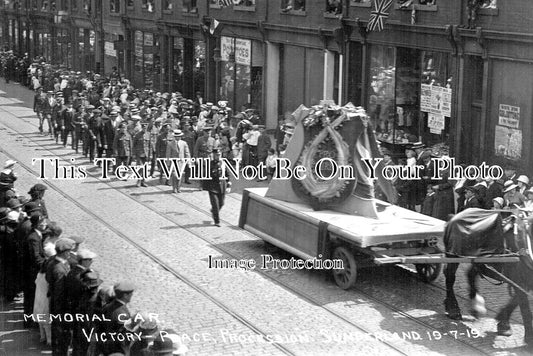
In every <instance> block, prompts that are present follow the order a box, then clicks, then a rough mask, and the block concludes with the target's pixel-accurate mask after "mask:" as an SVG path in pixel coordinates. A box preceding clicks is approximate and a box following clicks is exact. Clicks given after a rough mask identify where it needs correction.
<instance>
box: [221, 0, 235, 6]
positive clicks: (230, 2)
mask: <svg viewBox="0 0 533 356" xmlns="http://www.w3.org/2000/svg"><path fill="white" fill-rule="evenodd" d="M233 3H234V1H233V0H218V5H219V6H220V7H226V6H230V5H233Z"/></svg>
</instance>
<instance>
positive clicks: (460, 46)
mask: <svg viewBox="0 0 533 356" xmlns="http://www.w3.org/2000/svg"><path fill="white" fill-rule="evenodd" d="M234 3H235V5H233V6H228V7H221V6H219V5H218V1H216V0H135V1H134V0H102V1H96V0H84V1H69V0H56V1H43V0H33V1H32V0H19V1H13V0H11V1H3V2H2V3H1V5H0V12H1V13H2V17H1V19H2V20H0V22H1V27H0V28H1V38H2V41H3V43H4V46H8V47H10V48H12V49H14V50H16V51H18V52H29V53H30V55H31V56H33V55H36V54H42V55H44V56H45V57H46V58H47V60H49V61H51V62H53V63H57V64H60V63H63V64H65V65H67V66H68V67H71V68H73V69H75V70H82V71H86V70H92V71H97V72H103V73H109V72H110V71H111V68H112V67H113V66H116V67H118V69H119V71H120V73H121V74H123V75H125V77H126V78H128V79H130V80H132V82H133V83H134V84H135V85H137V86H145V87H152V88H154V89H156V90H160V91H181V92H182V93H183V94H184V95H185V96H188V97H193V96H194V95H195V93H196V92H198V91H199V92H201V93H202V94H203V95H204V97H205V98H206V99H207V100H209V101H216V100H221V99H223V100H228V101H229V102H230V106H231V107H233V108H235V109H237V110H240V109H242V108H247V107H252V108H256V109H258V110H259V111H260V112H261V113H262V116H263V117H264V118H265V123H266V125H267V128H269V129H273V128H275V127H276V125H277V120H278V118H279V117H280V116H283V115H284V114H286V113H288V112H291V111H293V110H294V109H295V108H296V107H297V106H298V105H300V104H301V103H303V104H305V105H314V104H318V103H319V102H320V100H323V99H329V100H334V101H335V102H341V103H343V104H344V103H346V102H349V101H350V102H352V103H353V104H355V105H361V106H364V107H365V108H366V109H367V111H368V112H369V113H370V115H371V118H372V121H373V122H374V124H375V127H376V131H377V133H378V137H379V139H380V140H382V142H383V143H384V145H386V146H387V147H389V148H390V149H391V150H395V151H398V152H400V151H403V148H404V146H405V143H406V142H408V141H409V142H412V141H414V140H416V141H418V140H422V141H424V142H425V143H427V144H428V145H436V146H435V147H439V149H442V150H443V151H445V150H446V149H447V148H449V150H450V155H452V156H455V157H456V158H457V159H458V160H459V161H463V162H467V163H474V164H479V163H481V162H482V161H487V162H490V163H497V164H501V165H505V166H506V165H514V166H516V167H519V168H520V169H522V170H526V173H529V174H533V167H532V165H530V164H529V162H531V160H532V159H533V156H532V155H533V151H532V149H533V145H532V144H531V143H530V140H529V139H528V138H529V137H531V130H532V124H531V119H530V117H531V116H532V112H531V111H532V106H533V105H532V104H533V86H532V85H531V84H530V83H532V82H533V78H532V77H533V70H532V69H533V67H532V63H533V20H532V19H531V17H529V16H524V14H527V13H531V12H532V11H533V2H520V3H518V2H509V1H498V2H496V1H492V2H491V3H492V4H491V6H490V7H489V8H481V9H479V10H478V11H477V19H476V21H475V26H474V28H472V29H470V28H467V27H468V26H467V25H469V21H468V11H467V6H468V3H469V1H468V0H446V1H444V0H436V1H421V0H414V1H412V2H409V1H408V2H406V3H404V4H403V5H402V4H400V3H398V2H397V1H395V2H394V3H393V5H392V7H391V9H390V16H389V18H388V19H387V20H386V23H385V29H384V30H383V31H381V32H367V31H366V24H367V22H368V19H369V18H370V14H371V11H372V9H373V6H374V0H372V1H365V0H360V1H356V0H343V1H328V0H317V1H310V0H269V1H265V0H255V1H254V0H244V1H243V0H239V1H234ZM214 20H216V21H217V22H218V23H220V25H221V27H217V28H214V26H213V25H214V23H215V22H214ZM220 25H219V26H220ZM210 27H211V28H210ZM211 32H213V34H212V33H211Z"/></svg>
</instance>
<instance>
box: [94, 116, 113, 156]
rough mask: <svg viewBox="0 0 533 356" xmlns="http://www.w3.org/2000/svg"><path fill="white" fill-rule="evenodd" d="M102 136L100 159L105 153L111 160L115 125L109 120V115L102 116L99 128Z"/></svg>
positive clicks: (99, 149)
mask: <svg viewBox="0 0 533 356" xmlns="http://www.w3.org/2000/svg"><path fill="white" fill-rule="evenodd" d="M98 131H99V136H100V146H99V147H98V158H101V157H102V156H103V154H104V152H105V156H106V157H107V158H110V157H112V156H113V141H114V140H115V128H114V127H113V123H112V122H111V120H109V117H107V115H105V116H104V115H103V116H102V122H101V124H100V127H99V128H98Z"/></svg>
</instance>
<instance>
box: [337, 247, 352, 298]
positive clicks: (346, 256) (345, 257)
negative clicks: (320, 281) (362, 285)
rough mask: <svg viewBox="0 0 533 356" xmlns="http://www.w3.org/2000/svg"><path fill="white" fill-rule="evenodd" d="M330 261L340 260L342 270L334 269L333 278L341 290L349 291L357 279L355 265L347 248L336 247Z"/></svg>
mask: <svg viewBox="0 0 533 356" xmlns="http://www.w3.org/2000/svg"><path fill="white" fill-rule="evenodd" d="M332 259H335V260H337V259H338V260H342V264H343V266H344V268H343V269H334V270H333V278H334V279H335V283H337V285H338V286H339V287H341V288H342V289H350V288H351V287H353V285H354V283H355V279H356V278H357V265H356V263H355V257H354V256H353V253H351V252H350V251H349V250H348V249H347V248H345V247H342V246H337V247H336V248H335V250H334V251H333V255H332Z"/></svg>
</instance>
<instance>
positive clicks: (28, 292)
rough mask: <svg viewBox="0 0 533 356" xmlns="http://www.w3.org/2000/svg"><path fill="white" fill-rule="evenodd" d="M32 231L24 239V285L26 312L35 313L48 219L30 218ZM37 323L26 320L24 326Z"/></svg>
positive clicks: (43, 260)
mask: <svg viewBox="0 0 533 356" xmlns="http://www.w3.org/2000/svg"><path fill="white" fill-rule="evenodd" d="M30 222H31V232H30V234H29V235H28V236H27V237H26V238H25V239H24V241H23V248H22V256H23V286H24V314H26V315H30V314H32V313H33V303H34V300H35V278H36V277H37V273H39V271H40V270H41V268H42V267H43V265H44V263H45V261H46V257H45V254H44V249H43V232H44V230H46V226H47V223H46V219H44V218H43V217H42V216H41V215H33V216H32V217H31V218H30ZM34 325H36V324H35V323H34V321H32V320H25V321H24V327H26V328H28V327H32V326H34Z"/></svg>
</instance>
